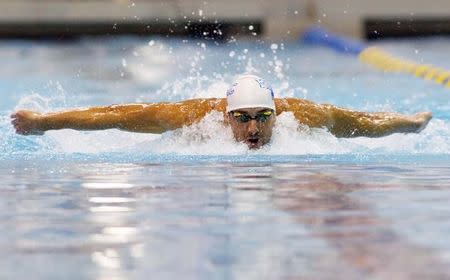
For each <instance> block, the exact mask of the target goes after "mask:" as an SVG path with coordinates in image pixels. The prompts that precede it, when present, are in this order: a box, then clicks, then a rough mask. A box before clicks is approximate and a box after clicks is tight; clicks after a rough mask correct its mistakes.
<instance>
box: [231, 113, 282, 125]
mask: <svg viewBox="0 0 450 280" xmlns="http://www.w3.org/2000/svg"><path fill="white" fill-rule="evenodd" d="M232 114H233V117H234V118H235V119H236V120H237V121H238V122H240V123H246V122H248V121H250V120H256V121H257V122H261V123H263V122H266V121H267V120H268V119H269V118H270V116H272V114H273V111H272V110H267V111H264V112H261V113H258V114H256V116H254V117H251V116H250V115H249V114H246V113H240V112H232Z"/></svg>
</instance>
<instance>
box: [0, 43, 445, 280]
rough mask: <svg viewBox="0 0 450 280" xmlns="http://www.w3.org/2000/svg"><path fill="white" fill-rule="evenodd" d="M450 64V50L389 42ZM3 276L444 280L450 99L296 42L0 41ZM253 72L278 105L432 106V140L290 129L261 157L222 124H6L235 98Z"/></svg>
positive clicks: (287, 123) (428, 86)
mask: <svg viewBox="0 0 450 280" xmlns="http://www.w3.org/2000/svg"><path fill="white" fill-rule="evenodd" d="M377 44H378V45H380V47H382V48H384V49H386V50H388V51H389V52H391V53H393V54H395V55H397V56H400V57H402V58H406V59H411V60H414V61H417V62H420V63H424V64H434V65H436V66H439V67H442V68H446V69H450V58H449V57H448V55H446V54H447V50H448V49H449V47H450V40H449V39H446V38H436V39H431V40H414V41H392V42H389V41H388V42H386V41H385V42H380V43H377ZM0 60H1V61H2V62H3V65H4V67H2V68H1V69H0V77H1V78H0V94H1V96H2V101H1V102H0V130H1V133H0V176H1V177H0V178H2V184H1V185H0V186H1V187H0V192H1V193H2V194H3V195H2V196H1V197H2V198H0V226H1V227H2V228H3V229H4V230H3V231H2V233H1V234H0V249H1V252H2V258H1V259H0V279H26V278H32V279H147V278H148V277H151V278H155V279H175V278H183V279H330V278H331V279H335V278H340V279H363V278H364V279H446V278H448V277H450V269H449V267H450V239H449V238H448V236H449V235H450V206H449V205H450V204H449V203H448V201H449V200H450V113H449V111H450V110H449V109H450V102H449V101H448V100H449V97H450V95H449V94H450V91H449V90H448V89H446V88H444V87H442V86H440V85H436V84H433V83H432V82H429V81H424V80H421V79H415V78H413V77H410V76H406V75H401V74H390V73H382V72H378V71H376V70H374V69H371V68H370V67H368V66H365V65H362V64H360V63H359V62H358V61H357V60H356V59H355V58H354V57H350V56H343V55H339V54H336V53H333V52H332V51H330V50H326V49H317V48H309V47H305V46H302V45H298V44H295V43H284V44H282V43H276V44H271V43H264V42H260V41H244V40H230V41H229V42H226V43H221V44H217V43H215V42H209V41H193V40H188V39H185V38H172V39H165V38H159V37H148V38H143V37H141V38H135V37H115V38H103V39H92V38H86V39H82V40H80V41H74V42H69V43H68V42H29V41H2V42H0ZM244 72H251V73H255V74H258V75H260V76H262V77H264V78H265V79H266V80H267V81H269V82H270V83H272V85H273V87H274V89H275V93H276V95H277V96H278V97H299V98H307V99H310V100H312V101H316V102H320V103H331V104H335V105H338V106H343V107H346V108H351V109H355V110H361V111H396V112H401V113H405V114H410V113H414V112H418V111H431V112H433V115H434V118H433V119H432V121H431V122H430V124H429V125H428V127H427V128H426V129H425V130H424V131H422V132H421V133H420V134H393V135H390V136H387V137H382V138H376V139H371V138H365V137H360V138H354V139H338V138H335V137H334V136H332V135H331V134H330V133H328V132H327V131H325V130H323V129H312V130H298V129H297V123H296V121H295V120H294V119H293V117H292V115H290V114H283V115H281V116H280V117H279V119H278V120H277V124H276V127H275V131H274V135H273V140H272V142H271V144H270V145H268V146H266V147H264V148H263V149H261V150H258V151H248V149H247V148H246V147H245V146H244V145H243V144H239V143H235V142H234V141H233V138H232V135H231V131H230V130H229V128H227V127H223V126H222V124H221V115H220V114H218V113H211V114H210V115H208V116H207V117H206V118H205V119H204V120H203V121H201V122H200V123H198V124H195V125H193V126H191V127H185V128H182V129H180V130H177V131H172V132H168V133H165V134H162V135H152V134H134V133H128V132H121V131H117V130H107V131H94V132H79V131H72V130H62V131H50V132H47V133H46V134H45V135H44V136H28V137H24V136H20V135H16V134H14V131H13V129H12V127H11V125H10V124H9V122H10V120H9V114H10V113H12V112H13V111H14V110H17V109H23V108H26V109H32V110H37V111H40V112H49V111H54V110H63V109H68V108H74V107H80V106H83V107H84V106H98V105H108V104H117V103H132V102H158V101H178V100H182V99H186V98H196V97H222V96H224V93H225V91H226V89H227V87H228V84H229V83H230V82H231V81H232V80H233V78H234V77H235V76H236V75H237V74H240V73H244Z"/></svg>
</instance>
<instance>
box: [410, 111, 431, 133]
mask: <svg viewBox="0 0 450 280" xmlns="http://www.w3.org/2000/svg"><path fill="white" fill-rule="evenodd" d="M432 117H433V115H432V114H431V112H420V113H417V114H414V115H412V116H411V118H412V121H413V122H414V124H415V125H416V126H417V130H416V131H415V132H417V133H418V132H421V131H422V130H423V129H424V128H425V127H426V126H427V124H428V122H430V120H431V118H432Z"/></svg>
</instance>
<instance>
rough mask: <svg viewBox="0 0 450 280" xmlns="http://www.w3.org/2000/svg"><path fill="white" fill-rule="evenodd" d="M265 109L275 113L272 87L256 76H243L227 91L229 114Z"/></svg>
mask: <svg viewBox="0 0 450 280" xmlns="http://www.w3.org/2000/svg"><path fill="white" fill-rule="evenodd" d="M256 107H263V108H269V109H272V110H274V111H275V102H274V94H273V90H272V87H271V86H270V85H267V84H266V83H265V82H264V80H263V79H261V78H259V77H258V76H255V75H242V76H239V77H238V78H237V79H236V81H235V82H234V83H233V85H231V87H230V89H228V91H227V112H230V111H233V110H237V109H243V108H256Z"/></svg>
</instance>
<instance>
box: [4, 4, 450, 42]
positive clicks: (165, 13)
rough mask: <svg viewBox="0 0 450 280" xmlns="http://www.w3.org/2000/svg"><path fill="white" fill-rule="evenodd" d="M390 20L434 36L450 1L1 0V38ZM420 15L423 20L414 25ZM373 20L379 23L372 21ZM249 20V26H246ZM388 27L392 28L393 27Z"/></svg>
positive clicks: (355, 28) (360, 33)
mask: <svg viewBox="0 0 450 280" xmlns="http://www.w3.org/2000/svg"><path fill="white" fill-rule="evenodd" d="M396 19H401V24H400V27H403V29H399V30H404V32H406V33H407V32H411V30H417V24H416V26H413V27H411V25H410V24H408V22H412V21H414V22H419V25H423V24H428V25H429V29H432V30H433V31H434V33H436V32H437V31H436V30H438V31H439V30H440V32H441V33H439V32H438V34H449V33H450V2H449V1H447V0H432V1H419V0H398V1H388V0H380V1H369V0H360V1H348V0H335V1H327V0H302V1H294V0H279V1H269V0H263V1H238V0H228V1H219V0H211V1H198V0H184V1H181V0H177V1H155V0H145V1H144V0H135V1H112V0H110V1H105V0H103V1H69V0H59V1H31V0H16V1H4V0H2V1H0V37H1V38H11V37H34V38H36V37H41V36H43V37H45V35H52V36H56V37H58V36H59V37H62V36H63V35H64V36H67V35H68V34H70V33H71V32H72V33H73V34H75V35H78V34H80V33H82V31H83V32H85V33H86V34H88V35H98V34H107V35H108V34H117V33H119V34H123V33H134V34H142V33H162V32H166V33H167V34H168V35H170V34H172V33H175V34H181V33H182V31H183V30H184V29H183V27H184V25H186V24H187V23H196V24H199V23H203V24H214V23H217V22H220V23H223V24H228V25H232V26H237V27H235V28H234V29H233V28H231V27H230V28H231V30H228V29H227V30H228V32H229V34H231V35H237V34H243V35H245V36H258V37H259V36H260V35H262V36H263V37H264V38H266V39H270V40H281V39H292V40H293V39H296V38H297V37H298V34H300V33H301V32H302V31H303V30H304V29H305V28H307V27H309V26H310V25H311V24H319V25H323V26H324V27H325V28H327V29H330V30H332V31H333V32H337V33H339V34H344V35H348V36H352V37H368V38H371V37H370V36H368V34H367V32H368V30H371V31H372V33H373V30H375V29H376V28H377V26H386V24H389V23H392V22H393V23H394V26H397V25H398V24H397V20H396ZM424 19H425V22H424V23H423V24H422V23H420V22H423V20H424ZM377 22H381V23H383V24H384V25H382V24H380V25H377ZM368 23H370V24H368ZM374 24H375V25H374ZM430 24H431V25H430ZM251 25H252V26H253V27H250V26H251ZM242 26H245V28H242ZM31 27H33V28H31ZM176 27H181V28H180V29H177V28H176ZM369 27H370V28H369ZM389 27H392V24H390V25H389ZM396 28H397V27H396ZM200 29H201V30H202V32H208V29H206V31H204V29H202V28H200ZM192 30H198V28H194V29H192ZM385 30H388V29H385ZM425 31H426V28H425ZM386 32H387V31H386ZM181 35H183V34H181ZM412 35H414V33H413V34H412ZM417 35H423V34H417Z"/></svg>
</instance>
